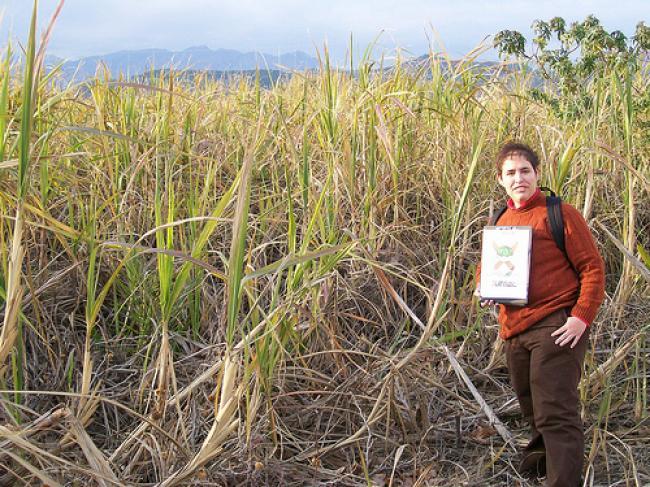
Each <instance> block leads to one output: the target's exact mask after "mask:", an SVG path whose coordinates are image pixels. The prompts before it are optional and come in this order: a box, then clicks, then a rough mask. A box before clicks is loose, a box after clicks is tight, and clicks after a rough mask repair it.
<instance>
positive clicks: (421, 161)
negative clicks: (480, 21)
mask: <svg viewBox="0 0 650 487" xmlns="http://www.w3.org/2000/svg"><path fill="white" fill-rule="evenodd" d="M32 36H34V34H33V33H32ZM479 53H480V50H477V51H476V52H472V53H470V54H468V56H467V57H466V58H465V59H463V60H461V61H459V62H452V61H451V60H450V59H449V58H448V57H446V58H445V57H440V56H434V55H433V54H432V55H431V56H430V57H429V59H428V60H427V62H426V63H424V64H423V65H422V66H413V65H410V64H403V65H398V66H396V67H394V68H391V69H388V70H385V71H377V70H375V69H373V66H372V61H371V58H372V53H371V48H369V49H368V50H367V52H366V54H365V55H364V60H363V61H362V62H361V63H360V65H359V66H357V67H356V69H357V71H356V73H355V76H351V75H350V73H348V72H343V71H340V70H337V69H335V68H334V67H333V66H332V64H331V62H330V59H329V54H328V52H327V50H326V49H325V50H323V52H322V53H320V60H321V67H320V69H319V70H318V71H316V72H313V73H300V74H296V75H294V76H293V77H291V78H290V79H287V80H284V81H281V82H278V83H277V84H275V85H273V86H272V87H270V88H264V87H262V86H261V85H260V77H259V76H258V77H256V78H255V79H254V80H249V79H246V78H244V77H241V78H237V77H234V78H233V79H231V80H229V81H228V82H216V81H214V80H211V79H210V78H208V77H202V76H197V77H194V78H193V79H189V78H188V77H186V76H185V75H184V73H183V72H168V73H161V74H160V75H154V74H153V73H150V74H148V75H147V76H144V77H143V78H142V79H141V80H139V81H134V80H128V81H127V80H124V79H123V78H120V77H119V76H118V74H117V73H108V72H107V71H105V70H102V71H100V72H98V75H97V77H95V78H93V79H90V80H85V81H78V82H68V83H63V82H60V81H59V82H50V81H45V82H44V81H43V79H41V81H40V82H38V81H37V79H38V77H34V74H33V73H34V72H35V66H36V64H37V62H36V58H37V57H38V56H37V55H36V45H35V39H34V38H32V39H31V40H30V43H29V45H28V49H27V50H26V54H27V56H26V59H25V60H24V64H23V67H24V68H25V69H24V73H25V74H24V75H23V76H22V77H18V76H17V75H16V74H15V72H16V70H15V66H12V64H11V55H10V54H11V50H10V49H7V54H6V56H5V57H4V59H5V61H4V63H3V67H2V71H1V72H2V78H1V79H0V115H1V116H0V129H1V130H0V151H1V152H0V154H2V155H3V160H2V161H0V207H1V208H2V211H3V213H2V215H3V218H2V219H1V220H0V255H2V261H3V262H2V274H1V275H0V277H1V279H0V292H1V293H0V297H1V298H2V301H3V303H4V308H3V313H4V325H3V329H2V335H1V338H0V352H1V354H0V358H1V359H2V363H1V364H0V365H2V366H3V367H4V369H3V371H5V372H6V370H8V367H11V368H12V372H13V373H12V374H11V376H9V375H8V374H5V375H4V376H3V378H4V383H5V385H6V387H4V389H5V390H6V391H10V392H12V393H14V392H20V394H16V395H15V396H13V395H9V394H5V395H4V396H3V398H2V404H3V407H4V411H6V412H8V414H7V413H5V414H4V416H3V419H4V420H5V421H9V415H11V417H13V418H15V420H16V421H18V422H20V423H22V424H23V426H22V427H21V428H18V427H13V429H12V428H9V427H6V428H5V427H3V428H5V429H2V430H0V462H2V463H3V464H4V465H6V466H8V467H9V470H7V472H9V471H11V472H15V473H16V474H17V475H23V477H24V478H28V479H38V480H39V481H43V479H45V478H48V479H49V480H53V481H57V482H60V483H65V482H71V481H85V482H88V481H96V482H100V481H102V482H110V481H111V480H113V479H114V478H116V479H117V481H119V482H122V483H128V484H137V483H147V482H149V483H160V484H163V485H177V484H187V483H190V482H192V481H196V480H201V479H204V480H206V481H210V482H221V483H235V482H244V481H249V482H252V483H264V482H267V483H283V482H288V481H287V479H290V480H291V481H294V482H297V483H300V482H303V481H304V482H309V481H316V482H319V481H323V482H326V481H332V480H334V479H336V480H339V481H341V479H344V480H342V481H343V482H346V483H349V484H368V483H371V482H375V481H376V482H377V483H380V480H381V476H382V475H386V481H387V482H390V481H393V482H395V481H396V479H399V480H402V481H405V479H407V478H408V479H411V480H412V481H413V482H414V483H417V482H419V484H420V485H423V484H424V485H426V484H427V483H428V484H430V485H440V484H443V483H445V482H447V483H448V482H450V479H454V480H453V481H454V482H455V481H458V482H460V481H461V480H462V475H463V474H462V471H463V469H464V470H465V471H466V472H468V475H469V476H470V478H472V479H476V480H477V482H480V481H483V482H486V483H490V482H493V483H497V484H498V483H503V482H508V481H509V480H508V479H512V477H513V476H516V473H515V472H514V471H513V470H512V469H511V468H510V467H509V462H511V460H512V455H513V454H512V453H511V449H510V446H512V445H508V444H506V443H504V442H503V441H502V440H501V439H500V438H497V437H496V436H495V435H494V434H493V433H491V431H492V430H491V429H490V427H489V425H487V424H486V423H485V421H486V420H485V414H487V413H489V414H490V415H494V416H492V419H494V417H495V416H497V417H499V418H500V419H501V421H503V424H501V423H496V425H497V426H498V429H499V431H498V433H499V434H501V436H503V437H504V438H510V437H511V435H512V436H514V437H515V438H519V436H520V435H522V434H523V430H522V428H521V425H520V424H519V423H517V422H516V420H515V419H513V417H512V416H511V413H512V410H513V409H512V408H511V407H510V406H508V405H509V404H512V403H509V402H508V399H510V398H511V397H512V396H511V394H510V391H509V389H508V387H509V386H508V384H507V381H505V380H504V375H503V370H502V369H501V368H500V365H501V364H502V361H501V360H502V358H501V355H500V354H499V347H498V346H497V347H494V346H493V343H494V342H495V339H496V330H495V326H494V321H493V319H492V318H491V317H490V315H489V314H487V313H485V312H483V311H481V310H478V309H477V308H476V306H475V302H474V301H473V298H472V293H473V287H474V285H473V271H474V267H475V264H476V262H477V258H478V248H479V241H480V238H479V236H480V229H481V228H482V225H483V224H484V223H485V222H486V219H487V213H488V211H489V208H491V207H492V208H493V207H494V206H495V205H498V204H501V203H500V202H497V201H496V200H499V199H500V198H501V193H500V191H499V188H498V185H497V184H496V181H495V176H494V173H493V168H492V163H491V160H492V157H493V155H494V153H495V151H496V149H497V147H498V146H499V145H500V144H502V143H503V142H504V141H505V140H506V139H509V138H518V139H523V140H526V141H528V142H530V143H532V144H533V145H534V146H536V147H539V148H540V152H541V153H542V156H543V159H544V160H545V161H546V164H545V166H544V168H543V178H544V182H545V183H546V184H549V185H551V186H552V187H554V188H555V189H556V190H558V191H559V192H561V193H562V195H563V197H564V198H565V199H566V200H568V201H569V202H571V203H573V204H574V205H575V206H577V207H579V208H581V209H582V211H583V213H584V214H585V216H586V217H587V218H588V220H589V221H590V222H592V223H593V230H594V234H595V236H596V238H597V240H598V244H599V247H600V248H601V250H602V252H603V255H604V256H605V259H606V263H607V269H608V281H607V293H608V299H607V303H606V306H604V307H603V309H602V311H601V314H600V316H599V318H598V320H597V322H596V323H595V324H594V325H593V331H592V345H593V346H592V349H591V351H590V353H589V355H588V357H587V361H586V362H587V365H586V374H585V380H584V381H583V383H582V385H581V393H582V395H583V398H584V402H583V408H584V414H585V417H586V419H587V420H588V424H590V425H591V426H590V429H589V431H588V434H589V435H590V438H591V439H592V441H591V447H590V449H589V459H590V467H589V468H590V470H589V472H590V473H589V475H592V474H593V476H594V477H593V478H594V479H595V480H594V482H595V483H598V482H601V483H606V482H607V481H608V480H607V479H608V478H609V479H610V480H611V477H612V476H614V475H619V476H622V477H625V478H627V479H628V480H629V481H630V482H638V483H642V482H644V481H647V480H648V479H649V478H650V477H648V475H650V474H648V472H647V471H645V470H643V468H642V467H641V466H642V465H643V464H644V460H645V456H644V455H645V454H644V450H643V449H642V448H637V445H639V444H641V445H643V442H644V439H643V437H642V434H641V433H640V432H639V431H642V427H643V424H644V422H645V421H647V417H648V416H647V377H648V375H647V374H648V359H647V353H645V352H646V351H647V350H646V343H647V342H646V338H645V337H646V333H647V326H646V323H645V322H646V320H645V318H644V317H645V316H646V315H647V312H648V311H649V309H648V301H647V293H648V282H647V280H646V277H645V276H646V275H647V274H646V273H647V269H648V257H647V251H648V247H647V245H644V242H647V241H648V238H649V236H648V232H649V231H650V229H649V227H648V222H649V221H650V213H649V209H648V207H647V205H644V204H643V202H644V201H645V200H647V197H648V194H647V192H648V184H647V182H648V163H647V161H648V146H647V144H645V143H644V142H643V140H644V139H643V137H644V130H645V128H644V127H645V126H646V125H645V124H647V120H648V118H647V117H648V112H647V106H646V105H643V104H639V103H634V99H635V96H638V95H639V94H640V93H647V88H648V76H647V71H642V72H640V73H637V74H635V75H632V74H631V73H630V74H628V75H627V77H623V78H621V79H620V80H616V79H613V80H612V82H611V83H609V82H606V81H602V80H595V81H594V82H593V85H592V86H591V88H590V89H592V90H593V91H592V92H593V103H592V104H591V109H592V117H591V119H590V120H589V123H586V122H585V123H581V122H580V121H578V122H577V123H576V122H575V121H574V120H570V119H568V118H563V117H558V116H557V113H556V112H555V111H554V110H553V109H552V108H551V107H548V106H546V105H543V104H539V103H536V102H534V101H533V100H532V99H531V98H530V97H529V94H528V93H529V92H528V88H529V87H530V85H531V82H532V80H531V74H530V72H527V71H526V70H525V69H524V68H521V69H513V67H512V66H507V65H503V66H499V67H495V68H494V70H492V71H490V70H485V69H477V68H475V67H474V66H473V64H472V60H473V59H474V58H475V56H476V55H478V54H479ZM30 66H31V67H30ZM47 76H48V77H49V78H48V80H51V81H54V80H56V79H57V76H58V74H57V73H56V72H54V73H49V74H48V75H47ZM549 89H552V87H549ZM36 93H37V94H38V96H36ZM32 113H33V114H34V115H29V114H32ZM19 123H20V125H19ZM32 124H33V127H34V132H35V133H34V134H30V130H31V127H32ZM35 154H38V156H37V157H36V156H35ZM35 161H38V163H39V164H40V165H39V170H38V171H35V170H31V171H30V166H31V165H33V164H34V163H35ZM23 254H24V258H23V257H22V256H23ZM23 282H26V283H27V286H25V285H24V284H23ZM21 313H22V316H23V318H22V319H21V318H20V316H21ZM21 322H24V323H30V324H32V323H33V324H34V325H33V326H31V325H30V326H27V327H26V328H25V330H22V331H21V330H20V329H19V326H20V323H21ZM21 337H24V338H21ZM21 343H24V346H23V347H22V348H20V347H19V345H20V344H21ZM21 354H22V355H21ZM12 357H13V358H12ZM450 361H451V362H452V363H454V367H453V370H455V371H456V373H457V374H458V377H460V380H458V379H457V378H456V376H455V375H453V374H452V373H451V371H452V368H450V366H449V363H450ZM3 373H4V372H3ZM71 391H72V392H71ZM468 392H469V393H470V394H468ZM19 399H20V400H19ZM21 401H22V402H21ZM60 403H65V405H64V408H65V409H62V410H61V411H62V412H60V413H58V414H57V415H55V416H54V418H56V421H55V420H54V419H51V420H48V421H50V422H49V423H48V424H49V430H46V429H45V428H42V427H41V426H39V425H42V424H43V421H42V420H41V421H40V422H39V421H37V419H38V418H36V416H39V415H41V414H43V413H45V412H46V411H47V410H48V408H53V407H55V406H56V405H57V404H60ZM630 418H634V421H636V422H638V426H637V425H635V424H634V423H633V421H632V420H631V419H630ZM612 435H616V436H618V437H619V438H620V439H621V441H622V442H623V446H621V444H620V443H619V442H618V440H614V439H613V436H612ZM55 444H56V445H57V446H56V447H53V446H52V445H55ZM486 445H487V446H486ZM628 447H629V450H628ZM16 452H19V454H17V453H16ZM70 459H74V461H75V462H76V464H77V466H76V467H75V466H74V462H71V461H70ZM432 459H433V460H432ZM438 460H439V461H438ZM603 461H605V462H609V463H608V464H607V468H605V467H603V466H602V465H603V463H602V462H603ZM632 464H633V465H635V467H634V469H633V468H631V467H629V465H632ZM454 465H461V466H462V468H457V467H455V466H454ZM47 466H49V467H52V468H49V469H48V468H47ZM93 471H94V473H93ZM387 472H389V473H390V479H392V480H390V479H389V478H388V474H387ZM608 472H609V473H608ZM612 472H616V473H615V474H614V473H612ZM3 475H4V474H3ZM12 475H13V474H11V473H7V474H6V475H5V476H4V477H0V483H3V482H4V483H6V482H10V481H13V480H12V479H14V478H15V477H13V476H12ZM608 475H609V476H610V477H608ZM373 479H374V480H373ZM49 480H48V481H49ZM452 483H453V482H452Z"/></svg>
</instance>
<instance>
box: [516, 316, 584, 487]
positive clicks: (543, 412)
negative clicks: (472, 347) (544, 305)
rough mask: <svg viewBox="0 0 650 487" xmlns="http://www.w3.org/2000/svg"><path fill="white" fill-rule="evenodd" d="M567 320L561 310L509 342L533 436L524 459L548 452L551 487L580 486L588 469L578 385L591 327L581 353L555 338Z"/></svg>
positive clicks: (579, 348)
mask: <svg viewBox="0 0 650 487" xmlns="http://www.w3.org/2000/svg"><path fill="white" fill-rule="evenodd" d="M566 319H567V314H566V312H565V311H564V310H559V311H556V312H554V313H552V314H550V315H549V316H547V317H546V318H544V319H542V320H540V321H539V322H537V323H535V324H534V325H533V326H532V327H531V328H529V329H527V330H526V331H524V332H523V333H521V334H519V335H516V336H514V337H512V338H509V339H508V340H506V342H505V350H506V359H507V361H508V369H509V371H510V380H511V381H512V386H513V388H514V390H515V393H516V394H517V399H519V405H520V406H521V411H522V413H523V415H524V417H525V418H526V420H527V421H528V422H529V423H530V426H531V428H532V433H533V435H532V439H531V440H530V442H529V443H528V445H527V446H526V448H525V449H524V454H526V453H529V452H532V451H545V452H546V473H547V477H546V479H547V480H546V485H547V486H548V487H551V486H552V487H559V486H570V487H576V486H577V485H579V484H580V476H581V474H582V465H583V455H584V436H583V431H582V420H581V419H580V415H579V413H578V404H579V396H578V382H579V381H580V374H581V372H582V363H583V360H584V357H585V351H586V349H587V344H588V342H589V328H587V330H585V333H584V334H583V335H582V337H581V338H580V341H579V342H578V344H577V345H576V346H575V348H571V347H570V346H569V345H565V346H563V347H560V346H559V345H556V344H555V340H556V339H557V337H552V336H551V333H552V332H553V331H554V330H556V329H557V328H559V327H560V326H562V325H564V323H565V322H566Z"/></svg>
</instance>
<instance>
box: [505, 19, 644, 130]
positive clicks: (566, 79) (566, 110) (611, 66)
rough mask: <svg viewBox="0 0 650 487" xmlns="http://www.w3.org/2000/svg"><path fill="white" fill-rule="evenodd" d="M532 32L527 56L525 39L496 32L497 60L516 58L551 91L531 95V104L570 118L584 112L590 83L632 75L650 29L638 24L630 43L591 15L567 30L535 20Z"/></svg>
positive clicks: (557, 23)
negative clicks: (549, 83)
mask: <svg viewBox="0 0 650 487" xmlns="http://www.w3.org/2000/svg"><path fill="white" fill-rule="evenodd" d="M532 28H533V32H534V35H535V37H534V38H533V39H532V50H531V51H530V52H527V51H526V39H525V37H524V36H523V35H522V34H521V33H519V32H517V31H510V30H503V31H501V32H499V33H498V34H497V35H496V36H495V38H494V46H495V48H496V49H497V50H498V52H499V56H500V57H502V58H507V57H509V56H515V57H518V58H521V59H525V60H528V61H530V62H532V63H533V64H534V65H535V66H536V67H537V69H538V70H539V72H540V74H541V76H542V77H544V78H545V79H547V80H549V81H552V82H553V83H554V85H555V86H556V90H555V93H549V92H548V91H547V92H543V91H541V90H537V89H536V90H533V92H532V96H533V98H534V99H535V100H537V101H540V102H543V103H545V104H547V105H549V106H550V107H551V108H553V109H554V111H555V112H556V113H557V114H558V115H559V114H562V115H564V116H569V117H573V116H580V115H582V114H584V113H585V112H586V111H588V110H589V108H590V104H591V96H589V95H588V94H589V93H590V92H591V90H590V89H589V85H590V84H591V83H593V82H594V81H595V80H597V79H599V78H603V77H608V76H611V75H615V76H618V75H620V77H624V76H626V75H629V74H633V73H636V72H637V71H638V70H639V69H641V68H642V66H643V63H644V62H645V59H646V55H647V51H648V50H649V49H650V27H647V26H646V25H645V23H644V22H639V23H638V24H637V26H636V32H635V34H634V35H633V36H631V37H630V38H628V37H626V36H625V34H623V33H622V32H621V31H618V30H615V31H612V32H608V31H607V30H605V29H604V28H603V26H602V25H601V24H600V21H599V20H598V19H597V18H596V17H594V16H592V15H590V16H588V17H587V18H586V19H585V20H584V21H583V22H573V23H571V24H570V25H569V26H567V25H566V22H565V21H564V19H563V18H561V17H554V18H552V19H551V20H550V21H548V22H545V21H542V20H536V21H535V22H534V23H533V26H532ZM567 97H570V98H571V102H570V103H569V102H568V101H567V100H566V98H567ZM561 98H565V100H561Z"/></svg>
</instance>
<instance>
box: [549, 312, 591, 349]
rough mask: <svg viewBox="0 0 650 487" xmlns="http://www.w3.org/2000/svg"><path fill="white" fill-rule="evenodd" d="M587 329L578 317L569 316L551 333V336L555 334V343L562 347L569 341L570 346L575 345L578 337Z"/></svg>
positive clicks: (578, 339)
mask: <svg viewBox="0 0 650 487" xmlns="http://www.w3.org/2000/svg"><path fill="white" fill-rule="evenodd" d="M586 329H587V324H586V323H585V322H584V321H582V320H581V319H580V318H576V317H574V316H569V317H568V318H567V320H566V323H565V324H564V325H562V326H561V327H560V328H558V329H557V330H555V331H554V332H553V333H551V336H557V340H555V344H556V345H559V346H561V347H563V346H564V345H566V344H567V343H571V348H573V347H575V346H576V345H577V344H578V341H580V337H581V336H582V334H583V333H584V332H585V330H586Z"/></svg>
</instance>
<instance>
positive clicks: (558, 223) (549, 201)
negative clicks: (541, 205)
mask: <svg viewBox="0 0 650 487" xmlns="http://www.w3.org/2000/svg"><path fill="white" fill-rule="evenodd" d="M541 189H542V190H543V191H548V192H549V193H551V196H547V197H546V213H547V214H548V222H549V224H550V225H551V235H553V240H555V245H557V247H558V248H559V249H560V250H561V251H562V253H563V254H564V256H565V257H566V260H567V261H568V262H569V265H570V266H571V268H572V269H573V271H574V272H575V273H576V274H577V275H579V273H578V271H577V269H576V268H575V266H574V265H573V262H571V259H569V254H567V252H566V244H565V241H564V218H563V217H562V198H560V197H559V196H555V193H554V192H553V190H551V189H549V188H546V187H542V188H541Z"/></svg>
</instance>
